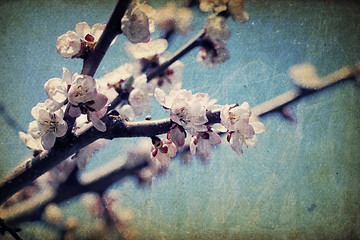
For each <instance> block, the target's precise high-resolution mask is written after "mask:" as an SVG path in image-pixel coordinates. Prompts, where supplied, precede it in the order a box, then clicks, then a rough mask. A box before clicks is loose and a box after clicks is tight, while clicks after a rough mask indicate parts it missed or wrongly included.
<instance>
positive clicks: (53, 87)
mask: <svg viewBox="0 0 360 240" xmlns="http://www.w3.org/2000/svg"><path fill="white" fill-rule="evenodd" d="M70 82H71V75H70V72H69V70H67V69H66V68H64V67H63V77H62V79H60V78H51V79H49V80H48V81H47V82H46V83H45V85H44V88H45V91H46V94H47V95H48V97H49V98H50V99H51V100H52V101H53V105H54V109H53V110H55V111H56V110H58V109H60V108H61V107H62V105H63V103H64V102H65V101H66V100H67V97H68V93H67V90H68V85H70ZM55 105H56V107H55Z"/></svg>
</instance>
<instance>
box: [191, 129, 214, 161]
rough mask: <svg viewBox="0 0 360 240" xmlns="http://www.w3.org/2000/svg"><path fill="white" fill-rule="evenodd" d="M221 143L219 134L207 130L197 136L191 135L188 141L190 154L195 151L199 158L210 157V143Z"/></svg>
mask: <svg viewBox="0 0 360 240" xmlns="http://www.w3.org/2000/svg"><path fill="white" fill-rule="evenodd" d="M220 143H221V137H220V136H219V134H217V133H215V132H213V131H212V130H208V131H207V132H200V133H198V135H197V136H193V137H192V139H191V143H190V152H191V154H192V155H195V153H197V154H198V155H199V156H200V157H201V158H203V159H207V158H209V157H210V153H211V145H217V144H220Z"/></svg>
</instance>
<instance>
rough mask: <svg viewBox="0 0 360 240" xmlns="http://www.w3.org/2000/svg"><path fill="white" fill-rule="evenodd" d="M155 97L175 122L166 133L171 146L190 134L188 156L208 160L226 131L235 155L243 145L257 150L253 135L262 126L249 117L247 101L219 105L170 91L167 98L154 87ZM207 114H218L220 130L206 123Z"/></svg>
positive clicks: (202, 97)
mask: <svg viewBox="0 0 360 240" xmlns="http://www.w3.org/2000/svg"><path fill="white" fill-rule="evenodd" d="M155 98H156V99H157V101H158V102H159V103H160V104H161V105H163V107H164V108H166V109H170V119H171V120H172V121H173V122H174V124H173V126H172V127H171V129H170V131H169V132H168V139H169V140H171V143H172V144H175V145H176V146H177V147H182V146H183V145H184V144H185V140H186V138H187V135H188V134H190V135H191V140H190V151H191V153H192V154H193V155H194V154H195V153H197V154H198V155H199V156H200V157H202V158H204V159H206V158H209V156H210V151H211V146H212V145H217V144H219V143H220V142H221V139H220V136H219V135H218V133H217V132H218V131H229V134H228V141H229V142H230V145H231V147H232V149H233V150H234V151H235V152H236V153H238V154H242V152H243V150H242V145H245V146H246V147H250V148H251V147H256V142H257V138H256V135H255V134H257V133H261V132H264V131H265V127H264V125H263V124H262V123H261V122H259V121H258V120H257V119H256V117H254V116H252V115H251V111H250V106H249V104H248V103H247V102H244V103H243V104H242V105H241V106H229V105H225V106H220V105H216V104H215V103H216V100H210V99H209V96H208V95H207V94H205V93H196V94H192V92H191V91H187V90H183V89H182V90H172V91H171V92H170V93H169V95H166V94H165V93H164V91H162V90H161V89H159V88H156V89H155ZM209 111H221V114H220V118H221V124H222V127H219V126H215V125H211V124H208V118H207V112H209Z"/></svg>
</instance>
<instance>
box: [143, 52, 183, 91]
mask: <svg viewBox="0 0 360 240" xmlns="http://www.w3.org/2000/svg"><path fill="white" fill-rule="evenodd" d="M165 61H166V59H165V58H164V57H160V58H159V64H162V63H163V62H165ZM183 69H184V64H183V63H182V62H180V61H179V60H178V61H176V62H174V63H173V64H171V65H170V66H169V67H168V68H167V69H165V70H164V71H163V72H162V73H161V74H160V75H159V76H157V77H155V78H153V79H152V80H151V81H150V82H151V83H152V84H154V85H155V87H158V88H160V89H161V90H163V91H164V92H165V93H169V92H170V91H171V90H179V89H181V87H182V71H183Z"/></svg>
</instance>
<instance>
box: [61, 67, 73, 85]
mask: <svg viewBox="0 0 360 240" xmlns="http://www.w3.org/2000/svg"><path fill="white" fill-rule="evenodd" d="M62 69H63V75H62V80H63V82H65V83H66V85H70V84H71V74H70V71H69V70H68V69H67V68H66V67H63V68H62Z"/></svg>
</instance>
